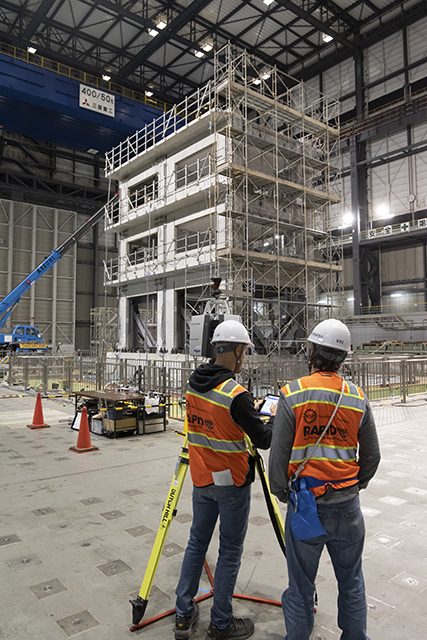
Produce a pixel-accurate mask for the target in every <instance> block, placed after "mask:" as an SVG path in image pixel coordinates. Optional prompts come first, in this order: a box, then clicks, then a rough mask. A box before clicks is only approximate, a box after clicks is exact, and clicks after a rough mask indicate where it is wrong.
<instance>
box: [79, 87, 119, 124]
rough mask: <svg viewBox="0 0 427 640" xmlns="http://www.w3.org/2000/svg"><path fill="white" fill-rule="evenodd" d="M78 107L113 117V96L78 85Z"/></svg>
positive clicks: (93, 88)
mask: <svg viewBox="0 0 427 640" xmlns="http://www.w3.org/2000/svg"><path fill="white" fill-rule="evenodd" d="M79 107H83V109H90V110H91V111H96V112H97V113H102V114H103V115H104V116H110V118H114V116H115V96H114V95H112V94H111V93H106V92H105V91H101V90H100V89H96V88H95V87H88V86H86V85H85V84H81V85H80V95H79Z"/></svg>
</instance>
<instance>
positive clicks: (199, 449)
mask: <svg viewBox="0 0 427 640" xmlns="http://www.w3.org/2000/svg"><path fill="white" fill-rule="evenodd" d="M245 391H246V389H245V388H244V387H242V386H241V385H240V384H237V383H236V381H235V380H233V379H229V380H226V381H225V382H222V383H221V384H219V385H218V386H217V387H215V388H214V389H211V390H210V391H207V392H205V393H199V392H198V391H196V390H195V389H193V387H192V386H191V385H190V384H188V386H187V395H186V405H187V427H188V430H187V435H188V455H189V459H190V472H191V478H192V480H193V484H194V485H195V486H196V487H205V486H207V485H209V484H214V476H213V475H212V474H213V473H217V472H221V471H226V470H228V469H229V470H230V472H231V476H232V480H233V482H234V484H235V485H236V486H238V487H239V486H240V485H242V484H243V483H244V482H245V478H246V474H247V473H248V470H249V464H248V450H247V447H246V441H245V432H244V431H243V429H242V428H241V427H240V426H239V425H238V424H237V423H236V422H234V420H233V419H232V417H231V414H230V407H231V403H232V401H233V400H234V398H235V397H236V396H237V395H239V394H240V393H244V392H245Z"/></svg>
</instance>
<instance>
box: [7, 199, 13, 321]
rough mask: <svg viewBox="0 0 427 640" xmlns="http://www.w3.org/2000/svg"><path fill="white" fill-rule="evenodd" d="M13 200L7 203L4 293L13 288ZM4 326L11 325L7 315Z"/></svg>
mask: <svg viewBox="0 0 427 640" xmlns="http://www.w3.org/2000/svg"><path fill="white" fill-rule="evenodd" d="M14 204H15V203H14V202H10V203H9V249H8V255H7V291H6V295H7V294H8V293H9V291H12V289H13V279H12V276H13V254H14V237H13V230H14V227H15V207H14ZM6 326H7V328H8V329H10V328H11V327H12V319H11V317H10V316H9V318H8V319H7V321H6Z"/></svg>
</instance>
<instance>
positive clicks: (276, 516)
mask: <svg viewBox="0 0 427 640" xmlns="http://www.w3.org/2000/svg"><path fill="white" fill-rule="evenodd" d="M246 443H247V445H248V449H249V453H250V454H251V456H252V457H253V458H254V460H255V466H256V470H257V471H258V475H259V479H260V480H261V485H262V490H263V492H264V498H265V501H266V504H267V509H268V513H269V515H270V520H271V523H272V525H273V529H274V532H275V534H276V537H277V541H278V543H279V545H280V548H281V550H282V552H283V555H284V556H286V548H285V523H284V522H283V518H282V514H281V513H280V509H279V505H278V504H277V500H276V498H275V497H274V496H273V495H272V493H271V491H270V484H269V482H268V478H267V474H266V472H265V467H264V460H263V459H262V456H261V455H260V454H259V453H258V451H257V449H255V447H254V445H253V444H252V442H251V440H250V438H249V437H248V436H246Z"/></svg>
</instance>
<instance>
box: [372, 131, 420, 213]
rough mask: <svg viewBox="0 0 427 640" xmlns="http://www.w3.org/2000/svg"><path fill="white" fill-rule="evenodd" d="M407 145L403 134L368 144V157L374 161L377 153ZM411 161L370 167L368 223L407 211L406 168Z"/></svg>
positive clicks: (405, 160) (408, 192)
mask: <svg viewBox="0 0 427 640" xmlns="http://www.w3.org/2000/svg"><path fill="white" fill-rule="evenodd" d="M406 145H407V137H406V131H400V132H397V133H395V134H393V135H390V136H387V137H385V138H381V139H380V140H375V141H373V142H371V143H370V144H368V146H367V150H368V155H369V157H371V158H375V157H377V156H379V155H381V154H385V153H388V152H390V151H395V150H397V149H401V148H402V147H405V146H406ZM411 162H412V159H411V158H403V159H400V160H396V161H394V162H390V163H389V164H383V165H381V166H378V167H373V168H372V169H370V170H369V171H368V202H369V218H370V220H379V219H384V221H385V222H386V218H387V215H388V214H391V215H398V214H400V213H406V212H407V211H408V195H409V194H410V193H411V192H412V186H411V184H410V180H409V176H410V171H409V166H410V163H411Z"/></svg>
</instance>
